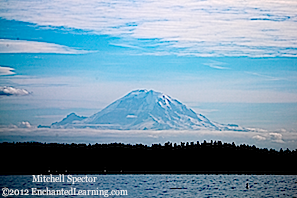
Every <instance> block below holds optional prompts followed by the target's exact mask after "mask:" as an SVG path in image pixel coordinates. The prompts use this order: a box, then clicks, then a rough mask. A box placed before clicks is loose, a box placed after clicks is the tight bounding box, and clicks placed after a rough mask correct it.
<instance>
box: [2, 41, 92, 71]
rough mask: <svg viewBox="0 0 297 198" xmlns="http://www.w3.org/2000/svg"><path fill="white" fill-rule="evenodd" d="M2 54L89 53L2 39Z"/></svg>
mask: <svg viewBox="0 0 297 198" xmlns="http://www.w3.org/2000/svg"><path fill="white" fill-rule="evenodd" d="M0 53H54V54H84V53H88V52H87V51H85V50H76V49H73V48H70V47H67V46H64V45H58V44H54V43H46V42H36V41H26V40H10V39H0ZM2 70H3V69H2ZM0 71H1V70H0Z"/></svg>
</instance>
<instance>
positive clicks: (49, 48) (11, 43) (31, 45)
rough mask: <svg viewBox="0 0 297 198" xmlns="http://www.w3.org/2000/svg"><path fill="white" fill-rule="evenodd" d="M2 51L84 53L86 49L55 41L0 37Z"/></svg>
mask: <svg viewBox="0 0 297 198" xmlns="http://www.w3.org/2000/svg"><path fill="white" fill-rule="evenodd" d="M0 53H55V54H83V53H86V51H84V50H76V49H73V48H70V47H67V46H63V45H58V44H54V43H45V42H36V41H26V40H10V39H0Z"/></svg>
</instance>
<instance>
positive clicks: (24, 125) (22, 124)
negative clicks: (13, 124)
mask: <svg viewBox="0 0 297 198" xmlns="http://www.w3.org/2000/svg"><path fill="white" fill-rule="evenodd" d="M18 127H19V128H31V127H32V126H31V124H30V123H29V122H27V121H23V122H20V123H19V126H18Z"/></svg>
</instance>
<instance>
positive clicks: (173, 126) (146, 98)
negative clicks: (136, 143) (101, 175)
mask: <svg viewBox="0 0 297 198" xmlns="http://www.w3.org/2000/svg"><path fill="white" fill-rule="evenodd" d="M87 127H89V128H96V129H116V130H221V131H223V130H226V131H250V130H249V129H245V128H243V127H240V126H238V125H234V124H219V123H217V122H213V121H210V120H209V119H208V118H206V117H205V116H203V115H202V114H197V113H195V112H194V111H193V110H191V109H189V108H188V107H186V106H185V105H184V104H182V103H181V102H179V101H178V100H176V99H173V98H171V97H170V96H168V95H165V94H163V93H160V92H156V91H153V90H149V91H148V90H146V89H141V90H135V91H132V92H130V93H128V94H127V95H125V96H124V97H122V98H120V99H118V100H116V101H115V102H113V103H112V104H110V105H109V106H107V107H106V108H104V109H103V110H101V111H99V112H98V113H95V114H94V115H92V116H90V117H83V116H78V115H76V114H75V113H71V114H69V115H68V116H67V117H66V118H64V119H63V120H62V121H60V122H55V123H53V124H52V125H51V128H87Z"/></svg>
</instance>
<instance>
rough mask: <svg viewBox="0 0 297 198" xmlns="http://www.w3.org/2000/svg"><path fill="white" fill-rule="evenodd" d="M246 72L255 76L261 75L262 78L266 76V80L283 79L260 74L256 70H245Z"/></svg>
mask: <svg viewBox="0 0 297 198" xmlns="http://www.w3.org/2000/svg"><path fill="white" fill-rule="evenodd" d="M245 73H247V74H251V75H254V76H259V77H262V78H264V79H266V80H282V79H281V78H276V77H273V76H268V75H263V74H259V73H256V72H247V71H245Z"/></svg>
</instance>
